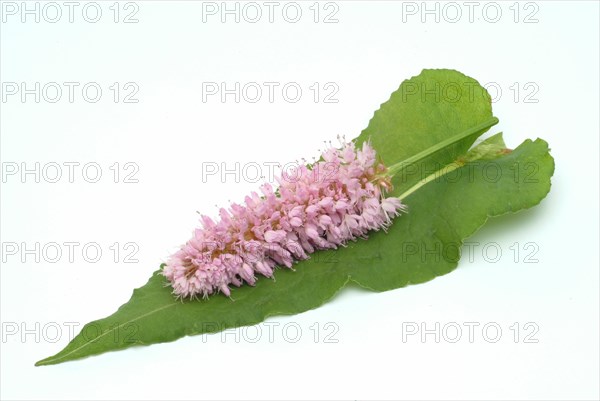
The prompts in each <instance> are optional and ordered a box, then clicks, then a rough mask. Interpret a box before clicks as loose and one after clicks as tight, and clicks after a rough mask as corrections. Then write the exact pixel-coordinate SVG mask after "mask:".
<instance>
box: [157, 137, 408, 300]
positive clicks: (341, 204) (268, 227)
mask: <svg viewBox="0 0 600 401" xmlns="http://www.w3.org/2000/svg"><path fill="white" fill-rule="evenodd" d="M276 181H277V183H278V184H279V186H278V188H277V189H276V190H274V189H273V186H271V185H270V184H268V183H267V184H263V185H262V186H261V188H260V192H261V194H258V193H256V192H253V193H252V194H251V195H249V196H247V197H246V198H245V200H244V203H243V204H237V203H233V204H232V205H231V206H230V207H229V209H225V208H222V209H220V211H219V220H218V221H216V222H215V221H214V220H212V219H211V218H210V217H207V216H202V217H201V222H202V227H201V228H198V229H196V230H195V232H194V233H193V236H192V238H191V239H190V240H189V241H188V242H187V243H186V244H185V245H183V246H182V247H181V249H179V250H178V251H177V252H176V253H175V254H174V255H172V256H171V257H170V258H169V259H168V261H167V264H166V266H165V268H164V270H163V274H164V275H165V277H166V278H167V279H168V280H169V284H170V285H171V286H172V287H173V293H174V294H175V295H176V296H177V297H181V298H196V297H198V296H202V297H204V298H206V297H208V296H209V295H212V294H215V293H217V292H222V293H223V294H225V295H227V296H229V295H230V286H231V285H233V286H236V287H239V286H241V285H242V284H244V283H247V284H250V285H254V283H255V282H256V279H257V277H256V276H257V275H262V276H265V277H273V271H274V269H275V268H276V267H277V266H285V267H287V268H292V266H293V264H294V262H297V261H300V260H305V259H308V258H309V257H310V254H312V253H313V252H315V251H316V250H322V249H336V248H338V247H339V246H344V245H345V244H346V243H347V242H348V241H353V240H356V239H358V238H366V236H367V233H368V232H369V231H377V230H382V229H383V230H385V229H386V228H387V227H388V226H389V225H390V224H391V222H392V219H393V218H394V217H396V216H398V215H399V214H400V213H401V212H402V211H403V210H404V209H405V206H404V205H403V204H402V203H401V202H400V200H399V199H398V198H394V197H387V198H386V197H385V194H386V192H389V190H390V189H391V176H390V175H389V173H388V169H387V167H386V166H385V165H384V164H383V163H381V161H379V160H378V159H377V155H376V152H375V150H374V149H373V147H372V146H371V145H370V144H369V143H368V142H364V143H363V144H362V146H361V147H360V148H357V147H356V146H355V144H354V143H353V142H347V143H343V144H342V147H341V148H340V149H336V148H329V149H327V150H326V151H325V152H323V154H322V155H321V159H320V160H319V161H318V162H316V163H314V164H312V165H311V166H306V165H303V166H300V167H299V168H298V170H297V171H296V173H295V174H294V176H293V177H291V176H289V175H286V174H282V175H281V176H279V177H276Z"/></svg>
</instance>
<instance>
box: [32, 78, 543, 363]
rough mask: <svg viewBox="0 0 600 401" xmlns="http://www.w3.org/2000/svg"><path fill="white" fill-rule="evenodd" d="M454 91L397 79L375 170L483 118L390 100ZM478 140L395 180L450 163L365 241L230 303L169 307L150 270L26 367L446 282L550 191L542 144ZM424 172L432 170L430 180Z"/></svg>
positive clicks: (247, 290) (373, 134) (408, 182)
mask: <svg viewBox="0 0 600 401" xmlns="http://www.w3.org/2000/svg"><path fill="white" fill-rule="evenodd" d="M462 81H464V82H475V81H474V80H472V79H470V78H468V77H465V76H464V75H462V74H460V73H458V72H455V71H449V70H426V71H424V72H423V73H422V74H421V75H420V76H419V77H415V78H412V79H411V80H409V81H405V82H404V83H403V84H402V86H401V87H400V89H399V90H398V91H397V92H395V93H394V94H393V95H392V99H391V100H390V102H391V103H390V102H388V103H385V104H384V105H382V108H381V110H380V111H378V112H376V113H375V116H374V118H373V119H372V120H371V122H370V124H369V127H368V128H367V129H366V130H365V131H363V133H362V134H361V136H360V140H361V141H364V140H367V139H370V140H371V141H372V143H373V145H374V147H375V149H376V150H378V152H379V154H380V155H382V157H383V158H384V160H385V161H386V162H388V163H390V162H397V161H401V160H404V159H407V158H409V157H411V156H413V155H414V154H415V153H418V152H421V151H422V150H424V149H426V148H428V147H431V146H435V144H436V143H439V142H441V141H443V140H445V139H448V138H450V137H452V136H454V135H456V134H458V133H461V132H464V131H466V130H468V129H469V128H472V127H473V126H477V125H479V124H481V123H483V122H485V121H487V120H489V119H490V118H491V108H490V107H489V97H487V96H483V95H481V96H479V97H473V99H478V100H473V101H470V99H469V98H464V100H463V101H455V102H450V101H448V100H446V101H444V100H443V99H442V98H440V99H434V100H435V101H430V100H426V101H425V102H423V101H422V97H421V96H413V98H412V100H409V99H410V98H408V97H407V98H406V101H405V102H404V101H400V102H398V96H399V95H398V92H399V93H400V94H402V91H403V90H404V91H406V90H407V88H406V87H405V85H406V83H407V82H409V83H410V82H425V83H427V84H431V82H438V83H440V85H441V84H442V83H448V82H462ZM434 86H435V85H434ZM423 88H425V87H423ZM409 89H410V88H409ZM425 89H426V88H425ZM411 92H412V89H411ZM400 99H401V100H402V98H400ZM394 110H396V111H394ZM425 120H426V121H425ZM430 134H431V135H430ZM479 134H480V133H479V132H478V133H477V134H475V135H473V137H468V138H467V139H465V140H464V141H460V142H458V143H456V144H454V145H452V146H451V147H450V149H444V150H443V151H440V152H438V153H436V154H435V155H433V157H431V158H428V159H427V160H426V162H425V163H424V164H423V165H421V166H419V169H418V170H417V172H416V173H414V174H411V176H410V177H409V178H407V179H403V180H400V181H399V184H400V185H399V187H397V188H396V193H398V194H400V193H406V191H407V189H408V188H409V187H411V186H413V185H415V184H417V185H418V183H419V182H420V181H421V180H423V179H425V178H427V177H429V176H430V175H431V173H434V172H435V171H441V170H442V169H444V168H445V167H446V166H448V165H451V164H452V163H455V162H456V161H457V160H460V164H457V166H458V167H456V168H454V169H453V170H452V171H450V172H448V173H446V174H444V175H441V176H440V177H438V178H437V179H435V180H432V181H430V182H428V183H427V184H426V185H423V186H421V187H419V189H418V190H417V191H415V192H413V193H410V194H409V195H407V196H406V198H405V200H404V202H405V203H406V204H407V205H408V207H409V212H408V214H405V215H403V216H401V217H398V218H397V219H396V220H395V222H394V223H393V224H392V226H391V227H390V229H389V231H388V232H387V233H385V232H376V233H372V234H371V236H370V238H369V239H368V240H359V241H356V242H353V243H350V244H348V246H347V247H345V248H341V249H339V250H336V251H324V252H318V253H315V254H314V255H313V258H312V259H310V260H308V261H304V262H300V263H298V264H297V265H295V270H294V271H291V270H288V269H279V270H277V271H276V273H275V278H276V281H273V280H269V279H265V278H262V279H260V280H258V282H257V285H256V286H255V287H250V286H243V287H241V288H236V289H234V290H232V298H233V299H234V301H232V300H230V299H228V298H226V297H224V296H213V297H211V298H209V299H208V300H206V301H186V302H181V301H177V300H175V299H174V298H173V296H172V295H171V292H170V288H168V287H165V279H164V277H162V276H161V275H160V271H156V272H155V273H154V274H153V275H152V277H151V278H150V280H149V281H148V283H147V284H146V285H145V286H143V287H141V288H138V289H136V290H134V292H133V296H132V297H131V299H130V300H129V302H127V303H126V304H124V305H123V306H121V307H120V308H119V309H118V310H117V312H115V313H114V314H113V315H111V316H109V317H107V318H104V319H101V320H97V321H94V322H91V323H88V324H87V325H85V326H84V327H83V329H82V331H81V333H80V334H79V335H78V336H76V337H75V338H74V339H73V340H72V341H71V342H70V343H69V344H68V345H67V347H65V349H63V350H62V351H60V352H59V353H58V354H56V355H54V356H52V357H49V358H46V359H43V360H41V361H39V362H38V363H37V364H36V365H50V364H56V363H61V362H65V361H69V360H74V359H78V358H82V357H86V356H89V355H96V354H100V353H103V352H107V351H112V350H118V349H123V348H127V347H130V346H132V345H148V344H153V343H160V342H169V341H174V340H176V339H178V338H181V337H183V336H186V335H195V334H202V333H212V332H217V331H221V330H224V329H227V328H231V327H239V326H244V325H252V324H256V323H259V322H261V321H263V320H264V319H265V318H267V317H268V316H274V315H286V314H295V313H299V312H303V311H306V310H309V309H313V308H316V307H318V306H319V305H322V304H323V303H325V302H326V301H327V300H329V299H331V298H332V297H333V296H334V295H335V294H336V293H337V292H338V291H339V290H340V289H341V288H343V287H344V286H345V285H347V284H348V283H349V282H354V283H356V284H358V285H360V286H362V287H365V288H368V289H371V290H375V291H385V290H390V289H394V288H399V287H402V286H406V285H408V284H411V283H412V284H415V283H422V282H425V281H428V280H431V279H433V278H435V277H436V276H439V275H442V274H446V273H448V272H450V271H451V270H453V269H454V268H456V266H457V264H458V260H459V257H460V246H461V244H462V241H464V239H465V238H467V237H468V236H469V235H471V234H472V233H473V232H475V231H476V230H477V229H478V228H479V227H480V226H481V225H482V224H484V223H485V222H486V220H487V219H488V218H489V217H490V216H498V215H501V214H504V213H509V212H516V211H518V210H521V209H525V208H528V207H532V206H534V205H536V204H538V203H539V202H540V201H541V200H542V199H543V198H544V197H545V196H546V194H547V193H548V191H549V190H550V177H551V176H552V173H553V171H554V161H553V159H552V157H551V156H550V154H549V151H548V145H547V143H546V142H545V141H543V140H541V139H537V140H535V141H531V140H526V141H525V142H523V144H521V145H520V146H519V147H517V148H516V149H515V150H513V151H511V152H509V151H506V150H505V149H504V142H503V141H502V136H501V135H500V134H498V135H495V136H493V137H491V138H489V139H487V140H486V141H484V142H482V143H480V144H479V145H478V146H476V147H474V148H473V149H472V150H471V151H470V152H468V149H469V147H470V146H471V145H472V143H473V141H475V139H476V136H477V135H479ZM431 136H435V138H434V139H432V137H431ZM432 167H437V169H433V170H430V168H432ZM444 171H445V170H444ZM405 178H406V177H405ZM431 250H434V252H431Z"/></svg>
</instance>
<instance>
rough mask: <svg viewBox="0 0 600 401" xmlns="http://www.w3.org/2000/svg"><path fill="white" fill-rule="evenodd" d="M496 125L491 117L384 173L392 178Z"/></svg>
mask: <svg viewBox="0 0 600 401" xmlns="http://www.w3.org/2000/svg"><path fill="white" fill-rule="evenodd" d="M496 124H498V119H497V118H496V117H492V118H490V119H489V120H487V121H486V122H484V123H481V124H479V125H476V126H474V127H471V128H469V129H468V130H466V131H463V132H461V133H460V134H458V135H455V136H453V137H450V138H448V139H446V140H444V141H442V142H439V143H437V144H435V145H434V146H431V147H429V148H427V149H425V150H423V151H422V152H419V153H417V154H416V155H414V156H411V157H409V158H408V159H406V160H403V161H401V162H399V163H396V164H394V165H392V166H390V167H388V171H387V172H386V175H390V176H394V175H395V174H397V173H398V172H400V171H402V170H403V169H405V168H406V167H408V166H410V165H411V164H415V163H417V162H419V161H421V160H423V159H425V158H426V157H429V156H431V155H432V154H434V153H436V152H438V151H440V150H442V149H444V148H446V147H447V146H450V145H452V144H454V143H456V142H459V141H461V140H463V139H465V138H467V137H469V136H471V135H474V134H476V133H478V132H479V131H483V130H485V129H487V128H490V127H492V126H494V125H496ZM426 179H427V178H426Z"/></svg>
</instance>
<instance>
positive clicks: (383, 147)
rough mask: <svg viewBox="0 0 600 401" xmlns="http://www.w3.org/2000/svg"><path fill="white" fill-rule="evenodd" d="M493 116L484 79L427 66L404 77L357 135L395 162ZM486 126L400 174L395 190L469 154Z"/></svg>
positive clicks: (388, 161) (398, 191)
mask: <svg viewBox="0 0 600 401" xmlns="http://www.w3.org/2000/svg"><path fill="white" fill-rule="evenodd" d="M492 117H493V115H492V102H491V97H490V95H489V94H488V92H487V91H486V90H485V89H484V88H483V87H482V86H481V85H479V82H477V81H476V80H474V79H473V78H470V77H468V76H466V75H464V74H462V73H460V72H458V71H455V70H423V71H422V72H421V74H419V75H417V76H415V77H412V78H410V79H407V80H405V81H404V82H402V84H401V85H400V88H398V90H397V91H395V92H394V93H392V95H391V96H390V99H389V100H388V101H387V102H385V103H383V104H382V105H381V107H380V109H379V110H377V111H376V112H375V114H374V116H373V118H372V119H371V121H370V122H369V126H368V127H367V128H366V129H365V130H363V132H362V133H361V134H360V136H359V137H358V139H357V143H362V142H363V141H367V140H370V141H371V144H372V145H373V147H374V148H375V150H377V153H378V155H379V156H380V157H381V158H382V160H383V161H384V162H385V163H386V164H387V165H388V166H390V165H391V164H393V163H397V162H400V161H403V160H406V159H408V158H410V157H412V156H413V155H415V154H417V153H419V152H421V151H423V150H425V149H427V148H430V147H432V146H435V145H436V144H438V143H439V142H442V141H443V140H445V139H448V138H450V137H452V136H454V135H456V134H459V133H461V132H463V131H466V130H468V129H470V128H472V127H475V126H477V125H480V124H482V123H484V122H486V121H488V120H490V119H491V118H492ZM486 130H487V129H483V130H481V131H478V132H477V133H475V134H474V135H472V136H470V137H467V138H465V139H464V140H462V141H459V142H458V143H456V144H454V145H452V146H448V147H447V148H445V149H443V150H441V151H439V152H437V153H436V154H433V155H431V156H430V157H428V158H426V159H424V160H421V161H420V162H419V163H417V164H414V165H412V166H411V167H409V168H407V169H405V170H404V171H403V172H402V173H401V174H398V175H396V177H395V179H394V181H393V182H394V185H395V187H396V193H401V192H402V191H404V190H405V189H407V188H409V187H411V186H412V185H413V184H414V183H415V182H417V181H418V180H419V179H420V178H423V177H422V176H423V174H424V172H431V171H436V170H438V169H440V168H441V167H442V166H445V165H447V164H448V163H450V162H452V161H454V160H456V158H457V157H458V156H461V155H464V154H465V153H466V152H467V150H468V149H469V148H470V147H471V145H472V144H473V143H474V142H475V140H476V139H477V138H478V137H479V136H481V134H483V133H484V132H485V131H486Z"/></svg>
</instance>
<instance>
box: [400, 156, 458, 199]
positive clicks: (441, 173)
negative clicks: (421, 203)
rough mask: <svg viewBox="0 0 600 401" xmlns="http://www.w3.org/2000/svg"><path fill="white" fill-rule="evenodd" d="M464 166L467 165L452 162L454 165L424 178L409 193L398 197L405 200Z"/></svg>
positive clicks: (406, 192)
mask: <svg viewBox="0 0 600 401" xmlns="http://www.w3.org/2000/svg"><path fill="white" fill-rule="evenodd" d="M464 165H465V164H464V163H459V162H452V163H450V164H448V165H447V166H444V167H443V168H441V169H440V170H438V171H436V172H435V173H433V174H430V175H428V176H427V177H425V178H423V179H422V180H421V181H419V182H417V183H416V184H415V185H413V186H412V187H410V188H409V189H408V190H407V191H405V192H403V193H402V194H400V196H398V199H400V200H403V199H404V198H406V197H407V196H408V195H410V194H412V193H413V192H415V191H416V190H417V189H419V188H421V187H422V186H423V185H425V184H427V183H429V182H431V181H433V180H436V179H438V178H440V177H442V176H444V175H446V174H448V173H449V172H451V171H454V170H456V169H457V168H460V167H462V166H464Z"/></svg>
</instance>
